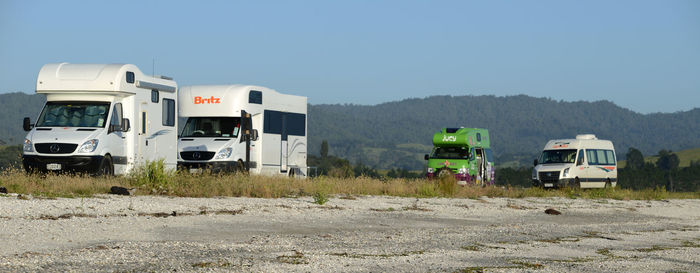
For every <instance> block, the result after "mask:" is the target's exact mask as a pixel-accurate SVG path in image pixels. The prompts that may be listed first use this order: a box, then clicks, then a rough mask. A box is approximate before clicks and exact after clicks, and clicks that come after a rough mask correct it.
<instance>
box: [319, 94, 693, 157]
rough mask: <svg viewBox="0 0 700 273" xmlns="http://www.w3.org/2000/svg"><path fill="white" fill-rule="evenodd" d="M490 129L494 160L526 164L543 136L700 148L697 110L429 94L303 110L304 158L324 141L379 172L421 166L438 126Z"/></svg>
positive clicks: (620, 149) (651, 150)
mask: <svg viewBox="0 0 700 273" xmlns="http://www.w3.org/2000/svg"><path fill="white" fill-rule="evenodd" d="M460 126H464V127H479V128H486V129H489V133H490V135H491V140H492V142H491V145H492V146H493V149H494V153H495V154H496V160H497V163H496V164H499V162H501V163H502V162H505V161H518V162H520V163H521V164H529V162H532V159H534V158H535V157H536V156H537V155H538V153H539V152H540V151H541V149H542V147H543V146H544V144H545V143H546V142H547V140H549V139H558V138H574V137H575V136H576V135H577V134H582V133H593V134H595V135H596V136H597V137H598V138H601V139H609V140H612V141H613V143H614V144H615V147H616V150H617V154H618V156H619V157H624V154H625V153H626V152H627V149H628V148H629V147H635V148H637V149H639V150H641V151H642V152H643V153H644V154H655V153H657V152H658V151H659V150H661V149H672V150H681V149H688V148H694V147H700V133H698V132H700V108H695V109H693V110H690V111H684V112H676V113H656V114H646V115H644V114H639V113H636V112H633V111H630V110H628V109H625V108H622V107H619V106H617V105H615V104H614V103H612V102H609V101H596V102H584V101H578V102H562V101H555V100H552V99H547V98H534V97H530V96H526V95H517V96H506V97H496V96H432V97H427V98H422V99H417V98H413V99H405V100H401V101H395V102H388V103H383V104H378V105H373V106H365V105H337V104H336V105H311V106H309V139H310V140H309V147H310V151H309V153H312V154H315V153H317V150H318V148H317V147H320V143H321V141H322V140H323V139H326V140H328V142H329V144H330V147H331V149H330V151H331V154H335V155H337V156H340V157H345V158H348V159H350V160H351V161H354V162H363V163H364V164H367V165H370V166H374V167H378V168H391V167H405V168H409V169H420V168H422V167H423V166H424V164H425V162H424V161H423V160H422V154H424V153H428V152H429V151H430V147H431V140H432V135H433V133H435V132H437V131H438V130H439V129H440V128H442V127H460Z"/></svg>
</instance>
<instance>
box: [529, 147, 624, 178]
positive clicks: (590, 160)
mask: <svg viewBox="0 0 700 273" xmlns="http://www.w3.org/2000/svg"><path fill="white" fill-rule="evenodd" d="M534 165H535V168H534V169H533V170H532V183H533V185H534V186H539V187H545V188H551V187H574V188H603V187H606V188H607V187H615V186H616V185H617V157H616V156H615V148H614V147H613V144H612V142H611V141H609V140H602V139H598V138H596V136H595V135H592V134H586V135H577V136H576V139H556V140H550V141H549V142H547V145H545V146H544V150H543V151H542V154H541V155H540V157H539V158H538V159H535V161H534Z"/></svg>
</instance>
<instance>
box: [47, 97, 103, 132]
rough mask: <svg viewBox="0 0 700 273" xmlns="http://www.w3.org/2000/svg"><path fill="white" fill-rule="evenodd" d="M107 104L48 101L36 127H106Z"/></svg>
mask: <svg viewBox="0 0 700 273" xmlns="http://www.w3.org/2000/svg"><path fill="white" fill-rule="evenodd" d="M108 110H109V102H69V101H50V102H47V103H46V106H44V110H42V111H41V115H39V119H38V120H37V121H36V127H103V128H104V126H105V125H107V122H106V121H107V114H109V111H108Z"/></svg>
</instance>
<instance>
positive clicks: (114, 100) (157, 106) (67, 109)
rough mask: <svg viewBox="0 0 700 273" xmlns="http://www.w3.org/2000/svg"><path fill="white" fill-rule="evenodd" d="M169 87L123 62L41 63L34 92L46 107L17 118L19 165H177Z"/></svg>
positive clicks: (113, 169) (102, 170) (115, 169)
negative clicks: (24, 133) (21, 125)
mask: <svg viewBox="0 0 700 273" xmlns="http://www.w3.org/2000/svg"><path fill="white" fill-rule="evenodd" d="M176 90H177V85H176V83H175V82H174V81H172V79H170V78H167V77H162V76H161V77H152V76H146V75H144V74H143V73H141V71H140V70H139V69H138V68H137V67H136V66H134V65H131V64H68V63H59V64H47V65H44V67H42V68H41V71H40V72H39V76H38V77H37V81H36V92H37V93H38V94H45V95H46V105H45V106H44V109H43V110H42V111H41V114H39V118H38V119H37V120H36V123H35V124H31V121H30V119H29V118H24V130H25V131H29V133H28V134H27V137H26V139H25V140H24V147H23V150H24V151H23V155H22V164H23V166H24V168H25V170H26V171H28V172H30V171H68V172H89V173H92V174H99V175H112V174H126V173H129V172H130V171H131V170H133V169H134V167H136V166H138V165H140V164H142V163H144V162H146V161H155V160H161V159H162V160H164V163H165V167H166V169H175V167H176V164H177V153H176V150H177V117H176V115H175V114H176V111H177V103H176V102H177V95H176V94H175V92H176Z"/></svg>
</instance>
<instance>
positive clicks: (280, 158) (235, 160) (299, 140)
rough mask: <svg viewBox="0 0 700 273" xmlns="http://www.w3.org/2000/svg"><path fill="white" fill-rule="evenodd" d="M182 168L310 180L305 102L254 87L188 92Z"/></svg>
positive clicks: (184, 93) (183, 91) (183, 106)
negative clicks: (307, 176)
mask: <svg viewBox="0 0 700 273" xmlns="http://www.w3.org/2000/svg"><path fill="white" fill-rule="evenodd" d="M179 101H180V111H179V114H180V116H181V117H187V121H186V122H185V125H184V127H183V128H182V132H181V133H180V136H179V138H178V167H180V168H184V169H189V170H190V171H201V170H203V169H211V170H212V171H242V170H247V171H249V172H250V173H254V174H271V175H272V174H277V175H289V176H301V177H304V176H306V175H307V170H306V149H307V148H306V147H307V146H306V143H307V142H306V108H307V104H306V97H302V96H293V95H285V94H280V93H278V92H276V91H275V90H272V89H269V88H265V87H261V86H252V85H204V86H184V87H182V88H180V91H179Z"/></svg>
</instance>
